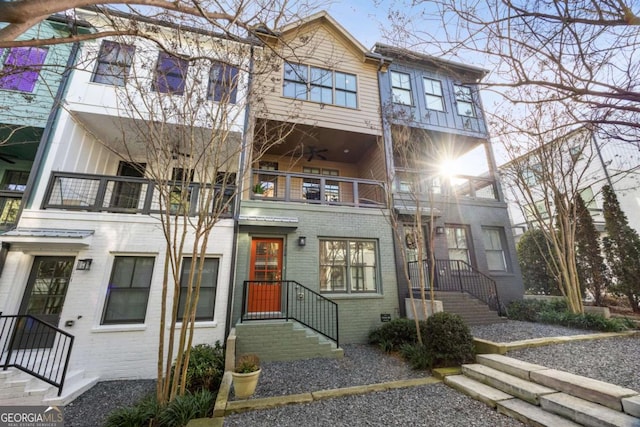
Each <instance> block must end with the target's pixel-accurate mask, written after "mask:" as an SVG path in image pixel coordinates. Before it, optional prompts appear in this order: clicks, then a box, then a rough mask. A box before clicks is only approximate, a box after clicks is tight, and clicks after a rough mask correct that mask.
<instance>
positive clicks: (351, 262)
mask: <svg viewBox="0 0 640 427" xmlns="http://www.w3.org/2000/svg"><path fill="white" fill-rule="evenodd" d="M278 36H279V38H278V37H275V36H274V35H270V34H264V37H263V40H264V42H265V43H266V44H267V45H269V47H268V48H269V49H271V50H273V52H275V54H274V55H275V56H277V57H278V58H283V59H280V62H279V63H278V64H275V65H274V66H273V67H270V70H269V71H268V72H267V73H265V74H264V75H263V76H261V78H260V77H258V78H256V82H255V85H256V92H257V93H258V96H260V97H261V99H264V106H258V107H256V106H254V105H252V109H253V114H254V122H253V123H254V124H253V129H252V133H251V138H252V140H253V154H254V156H253V157H252V158H249V159H248V161H247V167H249V168H251V174H250V180H249V183H247V184H246V189H247V191H245V192H244V194H243V200H242V202H241V209H240V217H239V235H238V250H237V261H236V281H235V294H234V305H233V313H232V323H234V324H235V326H236V329H237V334H238V335H237V337H238V343H237V345H238V351H239V352H248V351H257V352H259V353H260V354H261V355H262V356H264V358H280V359H292V358H299V357H310V356H314V355H320V354H322V353H321V352H316V351H315V350H313V349H312V348H309V349H307V348H306V347H305V346H304V345H303V344H301V343H298V342H296V341H295V340H294V339H293V338H291V339H288V338H285V337H284V336H283V335H284V333H283V332H282V328H283V327H285V326H282V325H280V326H278V325H277V324H275V323H274V322H272V323H271V324H264V323H262V324H259V323H258V322H252V320H259V319H273V318H284V317H287V315H289V316H292V317H293V318H296V319H297V320H299V321H300V322H302V323H305V324H306V325H307V326H308V328H309V329H315V330H316V331H320V332H321V333H322V334H323V335H325V336H326V337H327V338H328V339H329V340H332V341H333V342H334V347H335V344H336V343H338V342H339V343H340V344H342V343H362V342H366V340H367V335H368V333H369V331H370V330H371V329H373V328H375V327H377V326H379V325H381V319H386V318H388V319H391V318H392V317H396V316H398V298H397V285H396V277H395V265H394V248H393V237H392V232H391V229H390V227H389V223H388V221H387V218H386V212H387V209H388V206H387V204H386V199H385V196H384V191H383V188H384V180H385V169H386V165H385V154H384V148H383V146H382V144H380V143H379V141H380V140H381V138H382V129H381V126H380V113H379V111H380V103H379V95H378V83H377V72H378V69H379V68H380V67H386V65H387V63H386V62H385V61H384V59H383V58H381V57H380V55H376V54H372V53H370V52H369V51H368V50H367V49H365V48H364V47H363V46H362V45H361V44H360V43H359V42H358V41H357V40H355V39H354V38H353V37H352V36H351V35H350V34H349V33H348V32H347V31H346V30H344V28H342V27H341V26H340V25H339V24H338V23H337V22H336V21H335V20H334V19H333V18H332V17H331V16H329V15H328V14H326V13H325V12H321V13H318V14H316V15H312V16H310V17H309V18H307V19H305V20H303V21H301V22H299V23H296V24H293V25H290V26H288V27H286V28H284V29H282V31H281V32H280V33H279V34H278ZM265 147H266V148H265ZM257 156H259V158H258V157H257ZM249 190H251V191H249ZM338 317H339V318H338ZM278 328H280V329H278ZM327 354H328V355H331V354H334V355H335V354H336V353H335V352H334V353H331V349H329V350H327Z"/></svg>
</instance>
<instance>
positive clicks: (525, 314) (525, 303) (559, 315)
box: [507, 299, 634, 332]
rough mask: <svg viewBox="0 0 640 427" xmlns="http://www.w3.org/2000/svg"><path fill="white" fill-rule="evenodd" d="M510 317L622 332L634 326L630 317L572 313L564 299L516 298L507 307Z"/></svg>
mask: <svg viewBox="0 0 640 427" xmlns="http://www.w3.org/2000/svg"><path fill="white" fill-rule="evenodd" d="M507 314H508V317H509V319H512V320H524V321H527V322H539V323H548V324H552V325H560V326H566V327H569V328H576V329H588V330H592V331H603V332H622V331H626V330H629V329H632V328H633V327H634V325H633V323H632V322H630V321H629V320H628V319H619V318H612V319H607V318H605V317H604V316H601V315H599V314H594V313H571V312H570V311H569V309H568V307H567V302H566V301H565V300H563V299H553V300H549V301H540V300H516V301H512V302H511V304H509V306H508V307H507Z"/></svg>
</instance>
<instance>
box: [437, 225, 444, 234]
mask: <svg viewBox="0 0 640 427" xmlns="http://www.w3.org/2000/svg"><path fill="white" fill-rule="evenodd" d="M436 234H444V227H442V226H438V227H436Z"/></svg>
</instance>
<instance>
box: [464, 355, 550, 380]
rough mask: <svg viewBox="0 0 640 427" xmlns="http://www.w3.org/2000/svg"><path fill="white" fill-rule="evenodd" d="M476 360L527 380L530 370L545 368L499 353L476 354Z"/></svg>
mask: <svg viewBox="0 0 640 427" xmlns="http://www.w3.org/2000/svg"><path fill="white" fill-rule="evenodd" d="M476 362H478V363H480V364H481V365H485V366H488V367H490V368H493V369H497V370H498V371H502V372H505V373H507V374H509V375H513V376H515V377H518V378H522V379H523V380H527V381H529V380H530V379H531V378H530V376H529V375H530V373H531V372H532V371H540V370H544V369H547V368H545V367H544V366H541V365H536V364H533V363H529V362H524V361H522V360H518V359H514V358H513V357H507V356H502V355H500V354H478V355H477V356H476Z"/></svg>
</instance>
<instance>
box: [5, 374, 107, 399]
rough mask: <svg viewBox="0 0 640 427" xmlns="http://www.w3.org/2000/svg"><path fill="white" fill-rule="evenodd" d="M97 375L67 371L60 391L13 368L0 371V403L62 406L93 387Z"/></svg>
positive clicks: (96, 380)
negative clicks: (86, 375) (87, 375)
mask: <svg viewBox="0 0 640 427" xmlns="http://www.w3.org/2000/svg"><path fill="white" fill-rule="evenodd" d="M98 380H99V378H98V377H92V378H87V377H85V373H84V371H83V370H76V371H71V372H69V373H67V377H66V379H65V384H64V387H63V388H62V393H61V395H60V396H58V389H57V388H56V387H54V386H52V385H50V384H48V383H46V382H44V381H41V380H39V379H37V378H35V377H33V376H31V375H29V374H27V373H25V372H22V371H20V370H18V369H15V368H9V369H7V370H6V371H0V405H11V406H13V405H47V406H59V405H60V406H62V405H66V404H68V403H70V402H72V401H73V400H74V399H75V398H76V397H78V396H80V395H81V394H82V393H84V392H85V391H87V390H88V389H90V388H91V387H93V386H94V385H95V384H96V383H97V382H98Z"/></svg>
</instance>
